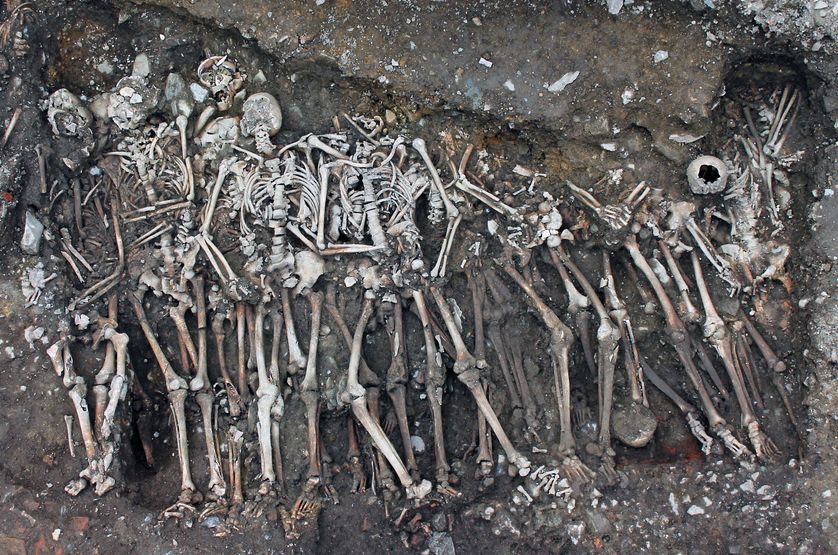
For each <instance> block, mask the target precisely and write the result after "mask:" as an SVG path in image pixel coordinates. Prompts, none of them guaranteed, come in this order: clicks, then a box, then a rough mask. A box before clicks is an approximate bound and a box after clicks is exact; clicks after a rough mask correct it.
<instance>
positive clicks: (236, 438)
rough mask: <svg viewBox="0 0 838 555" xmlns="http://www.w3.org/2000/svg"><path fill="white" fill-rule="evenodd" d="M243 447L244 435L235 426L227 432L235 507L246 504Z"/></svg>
mask: <svg viewBox="0 0 838 555" xmlns="http://www.w3.org/2000/svg"><path fill="white" fill-rule="evenodd" d="M242 445H244V434H243V433H242V432H241V430H239V429H238V428H236V427H235V426H230V428H229V429H228V430H227V446H228V450H229V453H230V457H229V470H228V474H229V476H230V482H231V483H232V486H233V488H232V489H233V491H232V494H231V497H230V503H232V504H233V505H241V504H242V503H244V493H243V488H242V467H241V453H242Z"/></svg>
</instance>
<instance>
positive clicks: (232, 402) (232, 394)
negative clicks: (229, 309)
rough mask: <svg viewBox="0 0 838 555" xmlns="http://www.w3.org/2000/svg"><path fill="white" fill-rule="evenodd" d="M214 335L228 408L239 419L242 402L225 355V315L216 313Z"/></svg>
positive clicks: (213, 324)
mask: <svg viewBox="0 0 838 555" xmlns="http://www.w3.org/2000/svg"><path fill="white" fill-rule="evenodd" d="M212 334H213V336H214V337H215V348H216V352H217V354H218V368H219V370H220V372H221V379H222V381H223V382H224V390H225V391H226V393H227V407H228V408H229V410H230V416H231V417H233V418H238V417H239V415H240V414H241V411H242V407H243V405H242V400H241V398H240V397H239V392H238V390H237V389H236V386H235V384H234V383H233V380H232V379H230V374H229V372H228V370H227V358H226V356H225V354H224V315H223V314H221V313H220V312H216V313H215V316H214V317H213V319H212Z"/></svg>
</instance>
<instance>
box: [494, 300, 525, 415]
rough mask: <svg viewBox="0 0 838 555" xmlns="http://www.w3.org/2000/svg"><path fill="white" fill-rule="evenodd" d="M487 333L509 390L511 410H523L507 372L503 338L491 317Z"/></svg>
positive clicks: (509, 374) (515, 385) (510, 376)
mask: <svg viewBox="0 0 838 555" xmlns="http://www.w3.org/2000/svg"><path fill="white" fill-rule="evenodd" d="M487 331H488V334H489V340H490V341H491V342H492V346H493V347H494V349H495V353H496V354H497V357H498V364H499V365H500V369H501V372H503V379H504V380H505V381H506V387H507V389H508V390H509V400H510V402H511V403H512V409H513V411H514V410H516V409H519V410H520V409H523V408H524V405H523V403H522V401H521V397H520V396H519V395H518V385H517V384H516V383H515V380H514V378H513V377H512V373H511V372H510V370H509V363H508V360H507V353H506V348H505V346H504V343H503V338H502V337H501V332H500V329H499V325H498V323H497V322H496V321H495V320H493V319H491V317H490V321H489V328H488V330H487Z"/></svg>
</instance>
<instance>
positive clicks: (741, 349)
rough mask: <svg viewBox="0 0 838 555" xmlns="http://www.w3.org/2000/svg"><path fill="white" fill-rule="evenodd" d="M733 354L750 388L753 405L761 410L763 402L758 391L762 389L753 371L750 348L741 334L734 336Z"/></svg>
mask: <svg viewBox="0 0 838 555" xmlns="http://www.w3.org/2000/svg"><path fill="white" fill-rule="evenodd" d="M735 354H736V358H737V359H738V360H739V366H740V367H741V368H742V370H743V372H744V374H745V377H746V378H747V379H748V385H749V386H750V388H751V395H753V397H754V403H755V404H756V406H757V408H760V409H761V408H763V402H762V396H761V395H760V389H762V387H761V385H760V383H759V377H758V376H759V374H757V373H756V371H755V369H754V361H753V356H752V354H751V347H750V345H749V344H748V340H747V339H746V338H745V336H744V335H742V334H737V335H736V351H735Z"/></svg>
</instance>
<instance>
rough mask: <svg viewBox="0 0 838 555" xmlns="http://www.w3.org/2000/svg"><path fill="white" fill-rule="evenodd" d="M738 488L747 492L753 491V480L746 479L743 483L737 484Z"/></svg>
mask: <svg viewBox="0 0 838 555" xmlns="http://www.w3.org/2000/svg"><path fill="white" fill-rule="evenodd" d="M739 489H741V490H742V491H745V492H748V493H754V491H755V490H754V482H753V481H752V480H746V481H745V482H744V483H743V484H740V485H739Z"/></svg>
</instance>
